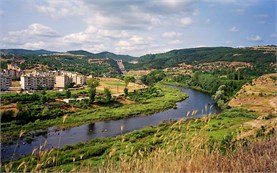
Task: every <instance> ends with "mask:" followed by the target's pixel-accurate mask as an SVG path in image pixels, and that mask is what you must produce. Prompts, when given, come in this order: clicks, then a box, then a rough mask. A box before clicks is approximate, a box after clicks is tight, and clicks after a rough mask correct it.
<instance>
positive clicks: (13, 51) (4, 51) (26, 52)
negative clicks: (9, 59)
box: [0, 49, 57, 55]
mask: <svg viewBox="0 0 277 173" xmlns="http://www.w3.org/2000/svg"><path fill="white" fill-rule="evenodd" d="M54 53H57V52H55V51H49V50H44V49H40V50H28V49H0V54H1V55H43V54H48V55H49V54H54Z"/></svg>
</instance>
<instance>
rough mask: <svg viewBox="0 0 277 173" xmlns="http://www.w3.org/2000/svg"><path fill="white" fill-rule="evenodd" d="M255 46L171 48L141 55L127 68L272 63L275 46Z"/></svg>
mask: <svg viewBox="0 0 277 173" xmlns="http://www.w3.org/2000/svg"><path fill="white" fill-rule="evenodd" d="M265 47H266V46H264V47H263V49H261V48H260V49H257V48H255V49H254V48H231V47H202V48H189V49H179V50H172V51H169V52H165V53H159V54H148V55H144V56H141V57H140V58H139V59H138V61H139V63H138V64H135V65H131V64H128V65H127V67H128V68H129V69H151V68H155V69H161V68H166V67H174V66H177V65H178V64H180V63H187V64H199V63H205V62H217V61H229V62H232V61H237V62H248V63H252V64H256V65H261V64H263V65H264V64H269V63H274V62H275V61H276V59H275V53H274V51H272V50H275V52H276V46H273V47H272V46H271V47H270V50H271V51H268V50H267V49H265Z"/></svg>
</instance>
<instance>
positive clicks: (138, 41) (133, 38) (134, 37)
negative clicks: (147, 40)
mask: <svg viewBox="0 0 277 173" xmlns="http://www.w3.org/2000/svg"><path fill="white" fill-rule="evenodd" d="M130 40H131V41H133V42H134V43H142V42H143V40H144V39H143V37H140V36H137V35H134V36H132V37H131V38H130Z"/></svg>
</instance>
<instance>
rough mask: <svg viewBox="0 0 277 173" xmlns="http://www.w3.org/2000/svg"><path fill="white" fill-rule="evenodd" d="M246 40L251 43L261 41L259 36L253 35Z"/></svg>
mask: <svg viewBox="0 0 277 173" xmlns="http://www.w3.org/2000/svg"><path fill="white" fill-rule="evenodd" d="M247 40H248V41H251V42H260V41H262V37H260V36H259V35H253V36H251V37H248V38H247Z"/></svg>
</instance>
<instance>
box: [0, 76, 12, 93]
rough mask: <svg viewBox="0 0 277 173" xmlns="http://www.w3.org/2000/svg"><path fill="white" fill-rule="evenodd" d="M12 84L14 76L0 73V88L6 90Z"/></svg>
mask: <svg viewBox="0 0 277 173" xmlns="http://www.w3.org/2000/svg"><path fill="white" fill-rule="evenodd" d="M11 85H12V78H11V77H10V76H9V75H6V74H3V73H0V89H1V91H6V90H8V89H9V88H10V86H11Z"/></svg>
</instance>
